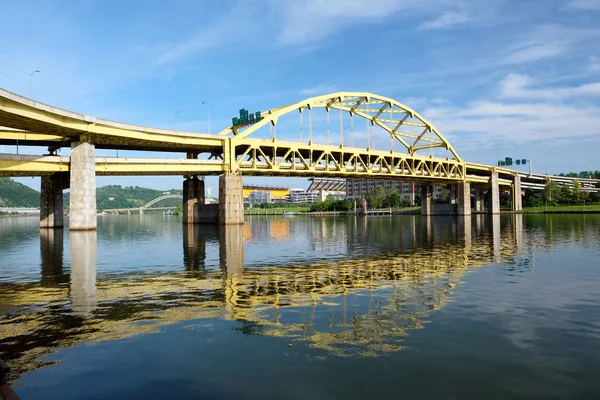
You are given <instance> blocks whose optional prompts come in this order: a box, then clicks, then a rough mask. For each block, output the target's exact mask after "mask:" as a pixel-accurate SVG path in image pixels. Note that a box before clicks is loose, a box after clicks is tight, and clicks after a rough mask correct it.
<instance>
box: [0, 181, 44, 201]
mask: <svg viewBox="0 0 600 400" xmlns="http://www.w3.org/2000/svg"><path fill="white" fill-rule="evenodd" d="M39 206H40V193H39V192H37V191H35V190H33V189H32V188H30V187H29V186H26V185H23V184H22V183H19V182H15V181H13V180H12V179H10V178H0V207H39Z"/></svg>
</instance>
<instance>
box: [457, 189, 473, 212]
mask: <svg viewBox="0 0 600 400" xmlns="http://www.w3.org/2000/svg"><path fill="white" fill-rule="evenodd" d="M455 186H456V191H457V192H458V193H457V196H456V213H457V214H458V215H471V184H470V183H469V182H460V183H457V184H456V185H455Z"/></svg>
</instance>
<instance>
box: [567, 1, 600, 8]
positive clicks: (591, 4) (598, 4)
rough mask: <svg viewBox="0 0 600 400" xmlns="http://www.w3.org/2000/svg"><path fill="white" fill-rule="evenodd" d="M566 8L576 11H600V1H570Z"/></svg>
mask: <svg viewBox="0 0 600 400" xmlns="http://www.w3.org/2000/svg"><path fill="white" fill-rule="evenodd" d="M567 8H571V9H577V10H600V1H598V0H571V1H570V2H569V3H568V4H567Z"/></svg>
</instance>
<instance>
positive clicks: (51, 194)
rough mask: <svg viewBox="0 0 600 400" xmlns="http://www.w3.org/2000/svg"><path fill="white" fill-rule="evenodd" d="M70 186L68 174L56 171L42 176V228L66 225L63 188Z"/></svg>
mask: <svg viewBox="0 0 600 400" xmlns="http://www.w3.org/2000/svg"><path fill="white" fill-rule="evenodd" d="M67 187H69V184H68V175H67V174H65V173H56V174H52V175H50V176H42V187H41V193H40V228H49V229H52V228H62V227H63V226H64V218H63V214H64V210H63V189H65V188H67Z"/></svg>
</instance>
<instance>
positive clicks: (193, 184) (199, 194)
mask: <svg viewBox="0 0 600 400" xmlns="http://www.w3.org/2000/svg"><path fill="white" fill-rule="evenodd" d="M204 202H205V201H204V181H203V180H201V179H199V178H198V177H197V176H192V177H187V178H186V179H185V181H183V223H184V224H197V223H199V222H200V221H199V210H198V207H202V206H203V205H204Z"/></svg>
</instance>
